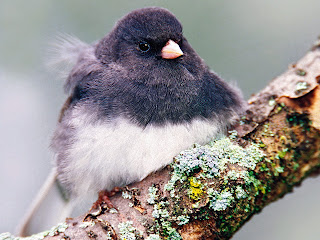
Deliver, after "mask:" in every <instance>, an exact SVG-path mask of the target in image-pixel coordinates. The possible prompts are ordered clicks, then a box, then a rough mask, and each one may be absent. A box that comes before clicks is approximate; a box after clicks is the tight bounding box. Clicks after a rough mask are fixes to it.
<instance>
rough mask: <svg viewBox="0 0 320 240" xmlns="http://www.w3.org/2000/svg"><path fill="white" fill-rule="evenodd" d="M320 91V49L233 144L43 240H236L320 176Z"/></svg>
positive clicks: (249, 117) (189, 157)
mask: <svg viewBox="0 0 320 240" xmlns="http://www.w3.org/2000/svg"><path fill="white" fill-rule="evenodd" d="M319 84H320V41H318V42H317V43H315V45H314V46H313V48H312V49H311V50H310V51H309V52H308V53H307V54H306V55H305V56H304V57H303V58H302V59H301V60H300V61H298V62H297V63H296V64H293V65H291V66H290V67H289V70H288V71H286V72H285V73H284V74H282V75H281V76H279V77H277V78H275V79H274V80H273V81H271V82H270V84H269V85H268V86H267V87H266V88H265V89H263V90H262V91H261V92H259V93H258V94H256V95H255V96H253V97H252V98H251V99H250V100H249V108H248V110H247V112H246V115H245V116H243V117H242V118H241V121H240V122H239V124H238V125H237V126H236V127H235V128H234V130H233V131H231V134H230V136H229V137H228V138H227V137H224V138H221V139H219V140H215V141H212V142H211V143H209V144H207V145H205V146H198V145H196V146H194V148H192V149H189V150H186V151H183V152H182V153H181V154H180V155H179V156H177V157H176V158H175V161H174V163H173V164H171V165H170V166H167V167H166V168H165V169H163V170H161V171H159V172H156V173H153V174H151V175H150V176H148V177H147V178H146V179H144V180H143V181H141V182H139V183H135V184H132V185H130V186H129V187H126V188H125V189H124V190H123V191H122V194H117V195H115V196H114V197H112V198H111V201H112V202H113V204H114V206H115V207H116V209H117V210H115V209H108V208H107V207H106V206H105V205H104V204H102V205H101V206H99V209H98V210H97V211H93V212H91V213H87V214H86V215H83V216H80V217H77V218H74V219H67V221H66V223H64V224H62V225H60V229H53V230H52V231H51V232H50V234H49V232H46V233H42V236H43V235H46V237H45V238H44V239H63V238H64V239H149V240H151V239H230V237H231V236H232V235H233V234H234V233H235V232H236V231H237V230H238V229H239V228H240V227H241V226H242V225H243V224H244V223H245V222H246V221H247V220H249V219H250V217H251V216H252V215H253V214H255V213H257V212H259V211H260V210H261V209H262V208H263V207H265V206H266V205H267V204H269V203H270V202H273V201H275V200H277V199H278V198H280V197H282V196H283V195H284V194H286V193H288V192H290V191H291V190H292V188H293V186H296V185H298V184H299V183H300V182H301V181H302V180H303V179H304V178H305V177H307V176H309V175H310V174H311V173H315V172H316V171H318V170H319V166H320V86H319ZM50 235H51V236H50ZM35 237H36V236H35ZM0 238H1V237H0ZM35 239H36V238H35Z"/></svg>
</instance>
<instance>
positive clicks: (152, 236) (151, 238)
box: [146, 234, 161, 240]
mask: <svg viewBox="0 0 320 240" xmlns="http://www.w3.org/2000/svg"><path fill="white" fill-rule="evenodd" d="M146 240H161V237H160V236H159V235H158V234H150V235H149V236H148V237H147V238H146Z"/></svg>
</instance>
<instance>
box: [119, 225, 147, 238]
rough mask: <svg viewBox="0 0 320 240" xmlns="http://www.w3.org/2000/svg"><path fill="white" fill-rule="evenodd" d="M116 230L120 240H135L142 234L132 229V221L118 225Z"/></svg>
mask: <svg viewBox="0 0 320 240" xmlns="http://www.w3.org/2000/svg"><path fill="white" fill-rule="evenodd" d="M118 228H119V234H120V239H121V240H136V239H140V238H141V237H142V233H140V232H139V231H137V229H136V228H134V227H133V222H132V221H127V222H122V223H119V224H118Z"/></svg>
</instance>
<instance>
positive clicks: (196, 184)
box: [188, 177, 204, 201]
mask: <svg viewBox="0 0 320 240" xmlns="http://www.w3.org/2000/svg"><path fill="white" fill-rule="evenodd" d="M188 180H189V185H190V187H189V190H188V194H189V197H190V198H191V199H193V200H195V201H198V200H199V199H200V198H201V197H202V195H203V193H204V192H203V186H202V184H201V181H200V180H199V179H197V178H195V177H190V178H189V179H188Z"/></svg>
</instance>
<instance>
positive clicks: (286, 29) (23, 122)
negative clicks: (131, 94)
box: [0, 0, 320, 240]
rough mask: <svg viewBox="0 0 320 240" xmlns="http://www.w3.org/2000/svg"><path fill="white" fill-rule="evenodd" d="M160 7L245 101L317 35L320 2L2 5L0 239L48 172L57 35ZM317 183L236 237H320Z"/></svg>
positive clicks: (102, 28) (58, 100) (81, 32)
mask: <svg viewBox="0 0 320 240" xmlns="http://www.w3.org/2000/svg"><path fill="white" fill-rule="evenodd" d="M153 5H156V6H163V7H166V8H168V9H169V10H171V11H172V12H173V13H174V14H175V15H176V16H177V17H178V19H180V21H181V22H182V24H183V26H184V33H185V36H186V37H187V39H188V41H189V42H190V43H191V45H192V46H193V47H194V49H195V50H196V51H197V52H198V53H199V55H200V56H201V57H202V58H203V59H205V61H206V63H207V64H208V65H209V66H210V67H211V68H212V69H213V70H214V71H216V72H217V73H218V74H219V75H221V76H222V77H223V78H224V79H226V80H227V81H231V82H237V85H238V86H239V87H240V88H241V89H242V90H243V92H244V96H245V97H246V98H248V97H249V96H250V95H251V94H252V93H254V92H257V91H259V89H261V88H263V87H264V86H265V85H266V84H267V83H268V81H270V80H271V79H272V78H273V77H276V76H277V75H278V74H280V73H282V72H283V71H285V70H286V69H287V66H288V65H289V64H290V63H293V62H295V61H296V60H298V59H299V58H300V57H301V56H303V55H304V53H305V52H306V51H307V50H308V49H309V48H310V47H311V44H312V43H313V42H314V41H315V40H316V38H317V36H318V35H319V34H320V18H319V14H320V1H319V0H305V1H301V0H300V1H299V0H282V1H276V0H270V1H260V0H251V1H250V0H242V1H217V0H211V1H209V0H203V1H191V0H171V1H165V0H162V1H160V0H159V1H142V0H126V1H106V0H94V1H93V0H92V1H89V0H87V1H82V0H81V1H80V0H68V1H67V0H64V1H62V0H47V1H36V0H27V1H26V0H2V1H1V2H0V83H1V87H0V116H1V117H0V132H1V137H0V162H1V166H0V189H1V198H0V232H4V231H11V232H12V231H13V230H14V227H15V225H16V223H17V222H18V220H19V219H20V218H21V217H22V215H23V213H24V212H25V210H26V208H27V206H28V205H29V204H30V202H31V200H32V197H33V196H35V194H36V193H37V190H38V189H39V188H40V186H41V184H42V182H43V181H44V179H45V177H46V175H47V174H48V172H49V170H50V166H51V165H50V161H51V159H53V155H52V153H51V152H50V150H49V147H48V146H49V142H50V137H51V135H52V133H53V130H54V128H55V126H56V120H57V116H58V113H59V110H60V107H61V105H62V104H63V101H64V100H65V96H64V94H63V91H62V85H63V81H61V80H59V79H58V78H57V77H56V74H55V73H53V72H52V71H50V70H48V69H47V68H46V64H45V63H46V59H47V58H48V57H47V52H48V46H49V43H50V42H51V41H52V39H54V37H55V36H56V35H57V34H59V33H68V34H72V35H75V36H77V37H79V38H80V39H81V40H83V41H86V42H89V43H90V42H93V41H95V40H97V39H99V38H101V37H102V36H104V35H105V34H106V33H107V32H108V31H109V30H110V29H111V28H112V26H113V25H114V23H115V21H116V20H117V19H119V18H120V17H121V16H123V15H124V14H126V13H127V12H129V11H131V10H133V9H136V8H140V7H143V6H153ZM319 182H320V181H319V178H312V179H307V180H306V181H305V182H304V183H303V184H302V187H299V188H297V189H295V191H294V193H293V194H289V195H287V196H285V197H284V198H283V199H281V200H280V201H278V202H276V203H274V204H271V205H270V206H268V207H266V208H265V209H264V210H263V211H262V213H260V214H259V215H257V216H255V217H254V218H253V219H252V221H250V222H249V223H248V224H246V225H245V226H244V227H243V228H242V229H241V230H240V231H239V232H238V233H237V234H236V235H235V237H234V238H233V239H248V240H249V239H275V240H277V239H291V240H295V239H308V240H310V239H311V240H313V239H314V240H316V239H319V236H320V227H319V215H320V207H319V201H320V191H319V189H320V183H319Z"/></svg>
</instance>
